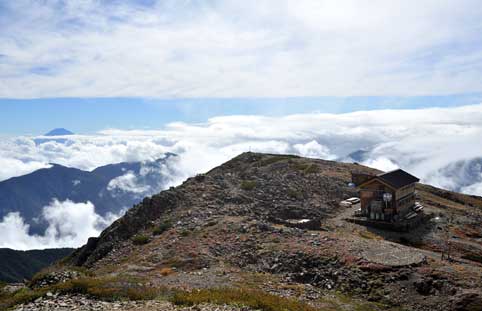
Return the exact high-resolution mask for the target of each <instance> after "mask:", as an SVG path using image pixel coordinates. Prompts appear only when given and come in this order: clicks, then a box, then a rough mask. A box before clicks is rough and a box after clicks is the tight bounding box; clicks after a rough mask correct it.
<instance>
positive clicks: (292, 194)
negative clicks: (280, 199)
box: [288, 188, 303, 200]
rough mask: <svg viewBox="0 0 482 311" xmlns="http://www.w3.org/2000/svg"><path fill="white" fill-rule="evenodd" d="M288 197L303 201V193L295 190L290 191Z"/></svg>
mask: <svg viewBox="0 0 482 311" xmlns="http://www.w3.org/2000/svg"><path fill="white" fill-rule="evenodd" d="M288 196H289V197H290V198H293V199H297V200H301V199H303V193H302V192H301V191H298V190H296V189H294V188H290V189H288Z"/></svg>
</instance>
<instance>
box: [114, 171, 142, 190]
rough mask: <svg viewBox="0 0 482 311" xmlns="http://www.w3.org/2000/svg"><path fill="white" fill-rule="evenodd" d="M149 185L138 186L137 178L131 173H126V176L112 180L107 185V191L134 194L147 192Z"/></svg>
mask: <svg viewBox="0 0 482 311" xmlns="http://www.w3.org/2000/svg"><path fill="white" fill-rule="evenodd" d="M141 174H142V173H141ZM149 189H150V187H149V185H140V184H139V181H138V177H137V176H136V175H135V174H134V172H132V171H128V172H127V173H126V174H124V175H122V176H119V177H116V178H114V179H112V180H111V181H110V182H109V184H108V185H107V190H109V191H116V190H119V191H124V192H134V193H144V192H148V191H149Z"/></svg>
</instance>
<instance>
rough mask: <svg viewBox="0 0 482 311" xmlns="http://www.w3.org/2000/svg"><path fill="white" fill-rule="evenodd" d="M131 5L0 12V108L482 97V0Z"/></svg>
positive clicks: (20, 7)
mask: <svg viewBox="0 0 482 311" xmlns="http://www.w3.org/2000/svg"><path fill="white" fill-rule="evenodd" d="M127 3H128V2H123V3H122V4H120V2H115V4H108V3H107V2H99V1H94V0H89V1H67V2H62V3H59V2H58V1H47V2H35V1H34V2H32V1H27V0H18V1H10V2H5V3H3V4H2V5H3V6H4V7H5V9H3V10H2V11H0V21H1V20H2V19H3V22H0V53H1V56H0V72H1V74H0V77H1V79H0V97H17V98H19V97H20V98H24V97H54V96H55V97H64V96H81V97H85V96H86V97H95V96H101V97H103V96H141V97H145V96H148V97H162V98H166V97H213V96H214V97H232V96H236V97H239V96H242V97H244V96H275V97H279V96H282V97H285V96H319V95H339V96H348V95H404V96H406V95H420V94H453V93H462V92H480V91H482V87H481V85H482V81H481V78H480V77H481V72H482V53H481V50H482V49H481V45H482V42H481V41H480V29H481V27H482V24H481V23H482V22H481V21H482V8H481V6H480V5H479V3H478V1H476V0H460V1H450V0H442V1H431V0H430V1H424V3H423V5H420V3H419V1H415V0H404V1H382V0H380V1H370V2H369V3H366V2H360V1H354V0H345V1H336V2H335V1H329V0H324V1H322V0H300V1H291V0H278V1H269V0H256V1H242V2H239V1H208V2H199V1H170V0H168V1H165V0H163V1H157V2H156V4H154V5H153V6H140V5H134V4H132V2H131V4H127ZM32 25H35V27H32ZM12 34H14V35H12Z"/></svg>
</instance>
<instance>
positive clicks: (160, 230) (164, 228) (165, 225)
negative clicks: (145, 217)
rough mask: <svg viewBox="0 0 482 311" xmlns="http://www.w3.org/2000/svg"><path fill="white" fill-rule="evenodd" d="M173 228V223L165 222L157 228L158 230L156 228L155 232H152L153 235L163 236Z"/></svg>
mask: <svg viewBox="0 0 482 311" xmlns="http://www.w3.org/2000/svg"><path fill="white" fill-rule="evenodd" d="M171 227H172V223H171V222H170V221H165V222H163V223H161V224H160V225H159V226H157V227H156V228H154V230H153V231H152V234H154V235H161V234H163V233H164V232H166V231H167V230H169V229H171Z"/></svg>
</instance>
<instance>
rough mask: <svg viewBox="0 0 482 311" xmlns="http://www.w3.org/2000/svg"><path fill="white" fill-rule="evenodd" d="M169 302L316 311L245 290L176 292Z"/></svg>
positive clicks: (261, 292)
mask: <svg viewBox="0 0 482 311" xmlns="http://www.w3.org/2000/svg"><path fill="white" fill-rule="evenodd" d="M171 301H172V302H173V303H174V304H177V305H187V306H193V305H197V304H201V303H213V304H228V305H243V306H247V307H250V308H253V309H256V310H263V311H317V309H316V308H314V307H312V306H311V305H309V304H307V303H303V302H300V301H297V300H294V299H288V298H284V297H279V296H275V295H271V294H268V293H265V292H263V291H259V290H247V289H232V288H221V289H201V290H195V291H192V292H178V293H175V294H174V296H173V297H172V299H171Z"/></svg>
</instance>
